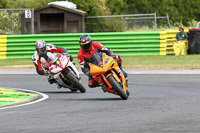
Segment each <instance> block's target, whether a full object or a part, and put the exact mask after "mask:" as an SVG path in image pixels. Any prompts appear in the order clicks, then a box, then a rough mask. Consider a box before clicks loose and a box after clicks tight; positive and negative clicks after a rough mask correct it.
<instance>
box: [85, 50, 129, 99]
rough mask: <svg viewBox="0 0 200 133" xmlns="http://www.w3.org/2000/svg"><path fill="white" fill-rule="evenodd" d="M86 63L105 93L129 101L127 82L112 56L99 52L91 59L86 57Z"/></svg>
mask: <svg viewBox="0 0 200 133" xmlns="http://www.w3.org/2000/svg"><path fill="white" fill-rule="evenodd" d="M85 62H86V64H87V65H89V68H90V74H91V76H92V77H93V79H94V80H95V81H97V82H98V84H99V85H100V86H101V88H102V89H103V90H104V92H108V93H113V94H115V95H119V96H120V97H121V99H123V100H127V99H128V96H129V91H128V90H127V86H128V85H127V81H126V79H125V77H124V74H123V72H122V71H121V69H120V68H119V66H118V63H117V62H116V61H115V60H114V59H113V58H112V57H111V56H108V55H107V54H106V53H104V52H102V51H97V52H96V53H95V54H93V55H92V57H91V58H90V59H89V58H87V57H85Z"/></svg>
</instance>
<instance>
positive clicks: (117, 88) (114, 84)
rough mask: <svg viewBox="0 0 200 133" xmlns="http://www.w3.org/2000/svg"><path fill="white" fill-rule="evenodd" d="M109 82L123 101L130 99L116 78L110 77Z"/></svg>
mask: <svg viewBox="0 0 200 133" xmlns="http://www.w3.org/2000/svg"><path fill="white" fill-rule="evenodd" d="M108 81H109V83H110V84H111V85H112V87H113V89H114V90H115V91H116V92H117V93H118V95H119V96H120V97H121V98H122V99H123V100H127V99H128V95H127V94H126V93H125V92H124V90H123V88H122V87H121V86H120V85H119V83H118V82H117V81H116V80H115V78H114V77H113V76H112V75H111V76H109V77H108Z"/></svg>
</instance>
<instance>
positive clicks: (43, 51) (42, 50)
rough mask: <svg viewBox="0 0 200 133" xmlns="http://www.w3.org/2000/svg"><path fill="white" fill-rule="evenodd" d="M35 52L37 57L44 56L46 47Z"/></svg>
mask: <svg viewBox="0 0 200 133" xmlns="http://www.w3.org/2000/svg"><path fill="white" fill-rule="evenodd" d="M37 52H38V54H39V55H44V54H45V53H46V47H43V48H40V49H37Z"/></svg>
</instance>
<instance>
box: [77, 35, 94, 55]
mask: <svg viewBox="0 0 200 133" xmlns="http://www.w3.org/2000/svg"><path fill="white" fill-rule="evenodd" d="M79 44H80V47H81V49H83V50H84V51H86V52H88V51H90V50H91V47H92V38H91V37H90V36H89V35H82V36H80V40H79Z"/></svg>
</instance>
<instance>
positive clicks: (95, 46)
mask: <svg viewBox="0 0 200 133" xmlns="http://www.w3.org/2000/svg"><path fill="white" fill-rule="evenodd" d="M79 45H80V47H81V49H80V50H79V52H78V55H77V58H78V60H79V64H80V66H81V70H82V72H83V73H84V74H86V75H87V76H88V77H89V80H88V86H89V87H96V86H98V84H97V82H96V81H95V80H94V79H93V78H92V76H91V75H90V69H89V66H88V65H87V64H86V63H85V59H84V56H86V57H88V58H91V56H92V55H93V54H94V53H96V50H101V51H102V52H104V53H106V54H107V55H109V56H112V57H113V58H114V59H115V61H116V62H117V63H118V65H119V67H120V69H121V70H122V72H123V73H124V76H125V77H127V75H128V74H127V73H126V72H125V71H123V69H122V60H121V57H120V56H119V55H115V54H114V53H113V52H112V51H111V50H109V49H107V48H106V47H104V46H103V45H102V44H101V43H99V42H92V39H91V37H90V36H89V35H82V36H80V40H79Z"/></svg>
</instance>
